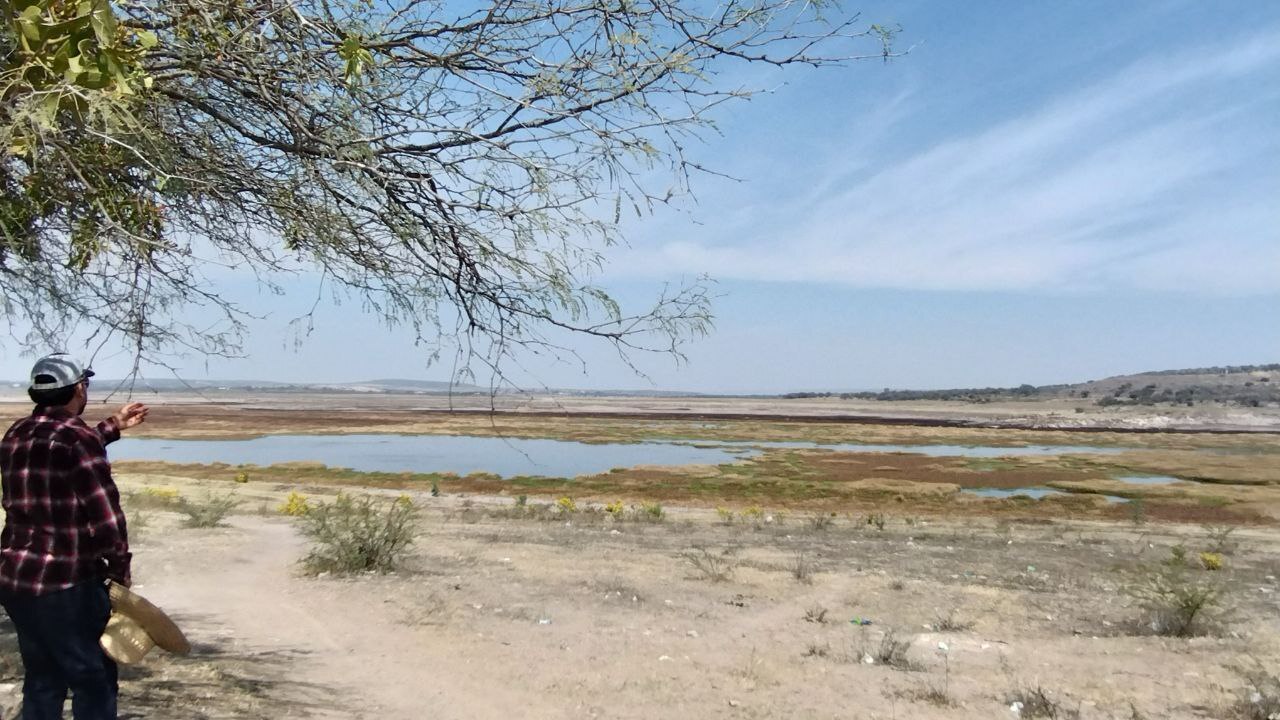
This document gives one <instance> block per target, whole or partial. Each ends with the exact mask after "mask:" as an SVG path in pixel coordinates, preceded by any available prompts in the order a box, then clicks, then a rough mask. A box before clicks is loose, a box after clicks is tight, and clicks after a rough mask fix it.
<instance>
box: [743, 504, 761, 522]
mask: <svg viewBox="0 0 1280 720" xmlns="http://www.w3.org/2000/svg"><path fill="white" fill-rule="evenodd" d="M739 514H740V515H742V519H743V520H750V521H751V522H753V523H756V524H757V525H758V524H760V521H761V520H764V508H761V507H760V506H759V505H751V506H749V507H745V508H743V509H742V512H741V513H739Z"/></svg>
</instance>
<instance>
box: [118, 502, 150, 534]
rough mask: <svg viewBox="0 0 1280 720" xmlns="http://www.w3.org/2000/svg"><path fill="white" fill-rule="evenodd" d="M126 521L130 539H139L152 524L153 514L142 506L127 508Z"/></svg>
mask: <svg viewBox="0 0 1280 720" xmlns="http://www.w3.org/2000/svg"><path fill="white" fill-rule="evenodd" d="M124 510H125V523H126V525H127V526H128V528H129V539H130V540H137V539H138V538H139V537H140V536H141V535H142V533H143V531H145V530H146V529H147V527H148V526H149V525H150V524H151V515H150V514H149V513H147V512H146V511H145V510H143V509H142V508H140V507H138V508H135V507H129V508H125V509H124Z"/></svg>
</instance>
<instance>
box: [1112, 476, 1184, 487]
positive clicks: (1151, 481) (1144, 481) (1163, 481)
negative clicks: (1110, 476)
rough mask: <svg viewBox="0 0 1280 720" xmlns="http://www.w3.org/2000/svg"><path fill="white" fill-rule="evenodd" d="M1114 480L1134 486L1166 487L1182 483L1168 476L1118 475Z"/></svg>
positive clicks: (1180, 480)
mask: <svg viewBox="0 0 1280 720" xmlns="http://www.w3.org/2000/svg"><path fill="white" fill-rule="evenodd" d="M1116 479H1117V480H1119V481H1121V482H1127V483H1133V484H1134V485H1168V484H1169V483H1176V482H1182V478H1176V477H1170V476H1168V475H1118V476H1116Z"/></svg>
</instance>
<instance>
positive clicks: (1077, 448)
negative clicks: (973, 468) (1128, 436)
mask: <svg viewBox="0 0 1280 720" xmlns="http://www.w3.org/2000/svg"><path fill="white" fill-rule="evenodd" d="M712 444H713V443H699V444H698V446H699V447H708V446H711V445H712ZM714 445H717V446H722V447H761V448H784V449H785V448H795V449H799V450H834V451H837V452H862V453H905V454H908V455H926V456H928V457H967V458H1002V457H1042V456H1046V455H1087V454H1093V455H1109V454H1114V453H1119V452H1124V450H1125V448H1112V447H1096V446H1093V445H1027V446H1021V447H997V446H994V445H873V444H866V445H864V444H859V443H836V444H830V445H827V444H820V443H811V442H716V443H714Z"/></svg>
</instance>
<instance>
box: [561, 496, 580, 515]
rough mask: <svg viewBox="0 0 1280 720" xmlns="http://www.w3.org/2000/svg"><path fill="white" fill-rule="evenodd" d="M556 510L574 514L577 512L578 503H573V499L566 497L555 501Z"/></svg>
mask: <svg viewBox="0 0 1280 720" xmlns="http://www.w3.org/2000/svg"><path fill="white" fill-rule="evenodd" d="M556 509H558V510H559V511H560V512H562V513H576V512H578V503H576V502H574V500H573V498H571V497H569V496H567V495H566V496H565V497H562V498H560V499H559V500H556Z"/></svg>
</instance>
